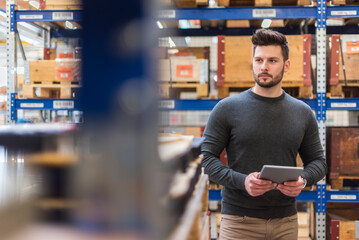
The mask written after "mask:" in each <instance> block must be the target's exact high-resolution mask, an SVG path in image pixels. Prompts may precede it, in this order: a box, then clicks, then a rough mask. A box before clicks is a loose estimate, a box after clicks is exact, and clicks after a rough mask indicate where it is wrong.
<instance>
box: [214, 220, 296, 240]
mask: <svg viewBox="0 0 359 240" xmlns="http://www.w3.org/2000/svg"><path fill="white" fill-rule="evenodd" d="M219 239H220V240H241V239H243V240H297V239H298V216H297V214H295V215H293V216H290V217H285V218H273V219H261V218H253V217H246V216H245V217H241V216H234V215H227V214H223V215H222V217H221V228H220V234H219Z"/></svg>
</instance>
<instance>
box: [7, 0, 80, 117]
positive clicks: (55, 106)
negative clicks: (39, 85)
mask: <svg viewBox="0 0 359 240" xmlns="http://www.w3.org/2000/svg"><path fill="white" fill-rule="evenodd" d="M15 6H16V5H15V1H14V0H7V1H6V17H7V19H8V21H7V25H6V27H7V29H6V34H7V38H6V51H7V56H8V61H7V111H6V123H7V124H14V123H15V122H16V112H17V110H18V109H27V110H79V104H78V100H76V99H17V98H16V87H15V86H16V82H17V74H16V65H17V64H16V61H17V56H16V55H17V50H16V35H15V32H16V23H17V22H52V21H56V22H64V21H81V20H82V11H81V10H51V11H50V10H16V9H15Z"/></svg>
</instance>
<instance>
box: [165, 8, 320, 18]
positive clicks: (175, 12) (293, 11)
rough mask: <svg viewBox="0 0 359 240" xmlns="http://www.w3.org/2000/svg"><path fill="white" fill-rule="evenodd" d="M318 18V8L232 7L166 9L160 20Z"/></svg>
mask: <svg viewBox="0 0 359 240" xmlns="http://www.w3.org/2000/svg"><path fill="white" fill-rule="evenodd" d="M316 16H317V15H316V7H301V6H300V7H298V6H285V7H231V8H181V9H165V10H161V11H160V12H159V18H158V19H159V20H165V19H168V20H170V19H172V20H174V19H201V20H204V19H264V18H271V19H289V18H315V17H316Z"/></svg>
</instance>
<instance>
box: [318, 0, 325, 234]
mask: <svg viewBox="0 0 359 240" xmlns="http://www.w3.org/2000/svg"><path fill="white" fill-rule="evenodd" d="M326 4H327V3H326V1H324V0H317V22H316V23H317V26H316V37H317V108H316V111H317V112H316V113H317V121H318V127H319V137H320V140H321V143H322V145H323V148H324V150H325V147H326V146H325V142H326V141H325V120H326V27H327V24H326V19H327V13H326ZM324 153H325V151H324ZM325 191H326V186H325V179H322V180H321V181H319V182H318V184H317V197H318V199H317V201H316V236H317V238H316V239H317V240H320V239H325V235H326V234H325V215H326V199H325V196H326V193H325Z"/></svg>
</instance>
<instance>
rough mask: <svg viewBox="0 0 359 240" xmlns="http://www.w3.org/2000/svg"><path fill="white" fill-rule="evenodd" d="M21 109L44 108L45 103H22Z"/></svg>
mask: <svg viewBox="0 0 359 240" xmlns="http://www.w3.org/2000/svg"><path fill="white" fill-rule="evenodd" d="M20 107H21V108H44V104H43V103H20Z"/></svg>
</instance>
